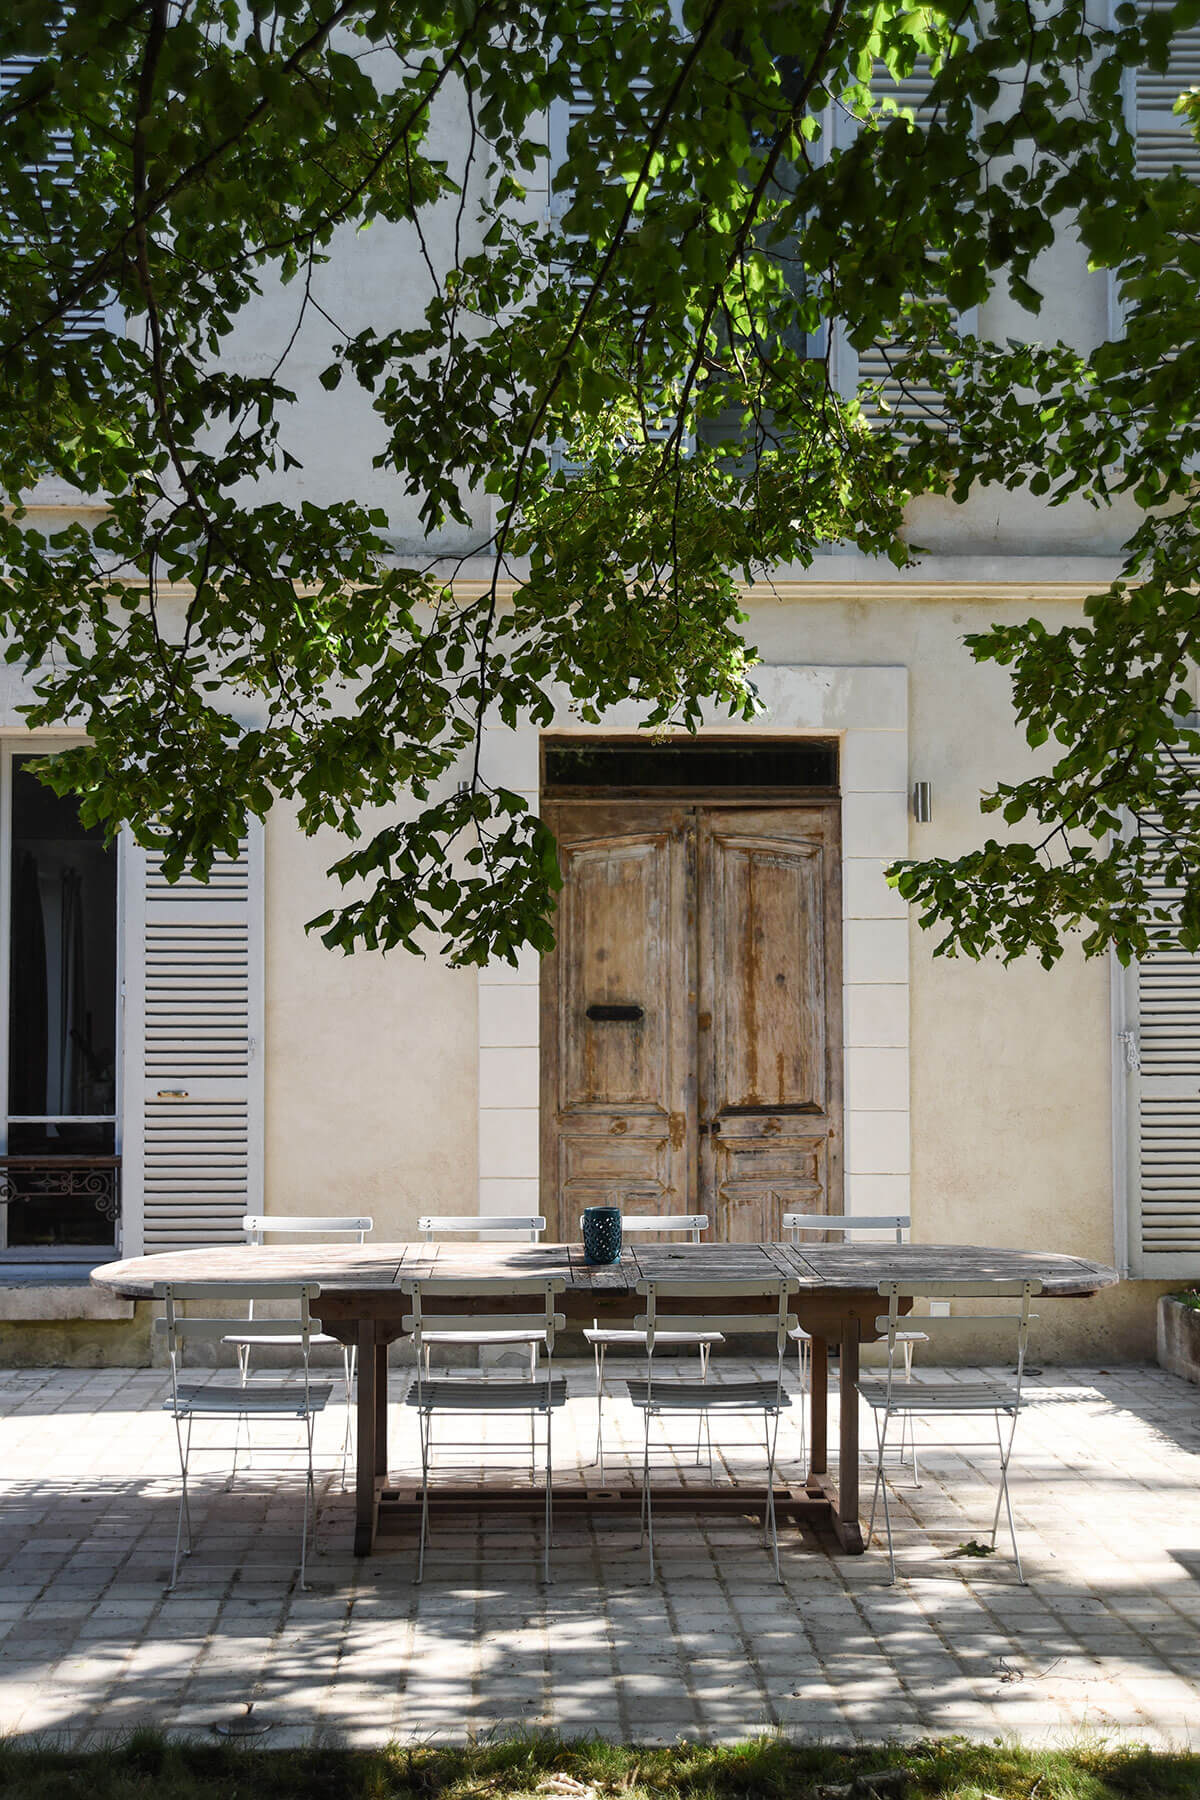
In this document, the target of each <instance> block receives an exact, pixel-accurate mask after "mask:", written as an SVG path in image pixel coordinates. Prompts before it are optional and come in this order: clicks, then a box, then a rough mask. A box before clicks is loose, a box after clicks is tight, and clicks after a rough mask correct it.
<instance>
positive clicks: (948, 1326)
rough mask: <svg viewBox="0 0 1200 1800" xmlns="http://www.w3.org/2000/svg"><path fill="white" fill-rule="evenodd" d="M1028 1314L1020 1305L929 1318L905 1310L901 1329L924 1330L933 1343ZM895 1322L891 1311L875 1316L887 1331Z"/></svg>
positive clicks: (877, 1324)
mask: <svg viewBox="0 0 1200 1800" xmlns="http://www.w3.org/2000/svg"><path fill="white" fill-rule="evenodd" d="M1037 1316H1038V1315H1037V1314H1036V1313H1030V1314H1029V1320H1030V1323H1032V1322H1033V1321H1034V1320H1035V1319H1036V1318H1037ZM1024 1317H1025V1314H1024V1312H1023V1311H1022V1310H1021V1309H1020V1308H1018V1309H1017V1310H1016V1311H1015V1312H983V1313H955V1314H954V1315H953V1316H952V1317H949V1316H946V1315H945V1314H943V1315H941V1316H940V1317H939V1316H937V1315H934V1316H933V1317H932V1318H927V1317H926V1316H925V1314H924V1313H922V1314H920V1315H919V1317H918V1315H917V1314H914V1313H901V1314H900V1324H899V1329H900V1330H901V1331H909V1330H918V1329H919V1330H920V1331H921V1333H922V1335H923V1336H925V1337H927V1338H928V1339H929V1342H930V1343H931V1344H936V1343H938V1342H948V1341H950V1340H952V1339H955V1338H962V1337H969V1336H970V1334H971V1332H972V1331H973V1330H974V1329H975V1327H976V1326H977V1325H1017V1324H1019V1323H1020V1321H1021V1319H1022V1318H1024ZM890 1326H891V1314H890V1313H880V1314H879V1316H878V1317H877V1319H876V1320H875V1329H876V1331H881V1332H886V1331H888V1330H889V1329H890Z"/></svg>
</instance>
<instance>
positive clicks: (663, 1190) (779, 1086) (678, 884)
mask: <svg viewBox="0 0 1200 1800" xmlns="http://www.w3.org/2000/svg"><path fill="white" fill-rule="evenodd" d="M834 767H835V768H836V763H835V765H834ZM543 814H544V816H545V817H546V819H547V821H548V823H549V824H550V825H551V827H552V829H553V830H554V832H555V835H556V836H557V838H558V842H559V853H560V859H561V863H562V871H563V882H564V885H563V890H562V893H561V895H560V899H559V908H558V917H557V946H556V949H555V951H554V952H553V954H552V955H550V956H548V957H547V958H546V959H545V962H544V965H543V972H542V1032H541V1039H542V1053H541V1054H542V1151H541V1162H542V1185H541V1193H542V1201H541V1204H542V1210H543V1211H544V1212H545V1213H546V1214H547V1217H548V1222H549V1224H550V1226H551V1230H552V1231H554V1232H555V1233H556V1234H557V1235H558V1236H559V1237H560V1239H573V1238H575V1237H577V1236H578V1216H579V1214H580V1213H581V1212H582V1210H583V1208H584V1207H585V1206H594V1205H618V1206H620V1207H621V1208H622V1209H623V1210H625V1211H629V1212H656V1211H662V1212H695V1211H699V1212H707V1213H708V1214H709V1216H710V1219H711V1221H712V1225H711V1230H710V1235H711V1236H712V1237H714V1238H717V1239H721V1240H729V1241H740V1242H761V1241H765V1240H770V1239H772V1238H777V1237H778V1236H779V1235H780V1222H781V1217H782V1214H783V1213H784V1212H785V1211H789V1212H790V1211H806V1212H814V1213H820V1212H826V1211H834V1212H838V1211H840V1210H841V1154H840V1149H841V957H840V946H841V907H840V887H839V869H840V862H839V855H838V805H837V802H836V799H834V798H832V797H831V798H829V799H819V800H818V799H816V798H813V799H807V800H796V801H795V802H792V803H786V802H784V801H782V800H780V801H773V800H770V801H768V800H767V799H766V798H765V797H764V798H756V799H747V800H743V801H739V800H737V799H735V798H733V797H732V796H731V797H729V798H726V797H724V796H722V797H720V798H719V799H711V800H702V799H693V798H689V797H687V796H681V797H678V798H666V797H664V798H661V799H656V798H645V797H638V798H633V797H630V798H624V797H622V798H619V799H614V798H597V799H593V800H585V799H570V800H562V801H553V800H551V801H547V802H545V803H544V804H543Z"/></svg>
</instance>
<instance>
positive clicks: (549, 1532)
mask: <svg viewBox="0 0 1200 1800" xmlns="http://www.w3.org/2000/svg"><path fill="white" fill-rule="evenodd" d="M553 1417H554V1409H553V1407H552V1406H551V1405H550V1377H549V1375H547V1376H546V1527H545V1529H546V1542H545V1547H544V1549H543V1552H542V1572H543V1574H544V1575H545V1578H546V1581H547V1582H550V1581H552V1580H553V1579H554V1578H553V1576H552V1575H551V1573H550V1550H551V1546H552V1545H553V1542H554V1483H553V1481H552V1480H551V1469H552V1467H553V1463H552V1459H551V1454H550V1430H551V1420H552V1419H553Z"/></svg>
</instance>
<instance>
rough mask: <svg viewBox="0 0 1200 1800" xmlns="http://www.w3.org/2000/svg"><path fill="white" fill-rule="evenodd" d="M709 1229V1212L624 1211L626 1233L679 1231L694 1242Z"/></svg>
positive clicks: (623, 1225) (623, 1227)
mask: <svg viewBox="0 0 1200 1800" xmlns="http://www.w3.org/2000/svg"><path fill="white" fill-rule="evenodd" d="M579 1229H580V1230H581V1231H582V1230H583V1217H582V1215H581V1216H580V1220H579ZM707 1230H708V1214H707V1213H622V1214H621V1231H622V1233H623V1234H624V1235H626V1236H629V1235H636V1234H638V1233H640V1232H645V1231H661V1232H663V1233H665V1234H667V1235H669V1234H671V1233H677V1234H678V1235H679V1236H687V1237H690V1238H691V1240H692V1242H693V1244H698V1243H699V1242H700V1233H701V1232H702V1231H707Z"/></svg>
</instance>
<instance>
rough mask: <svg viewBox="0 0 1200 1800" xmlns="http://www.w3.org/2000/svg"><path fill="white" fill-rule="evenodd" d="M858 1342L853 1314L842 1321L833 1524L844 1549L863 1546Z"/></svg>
mask: <svg viewBox="0 0 1200 1800" xmlns="http://www.w3.org/2000/svg"><path fill="white" fill-rule="evenodd" d="M858 1341H859V1324H858V1318H857V1315H855V1314H852V1315H851V1316H850V1317H848V1318H846V1319H844V1320H843V1321H842V1366H841V1371H840V1374H839V1381H840V1384H841V1395H840V1400H841V1404H840V1409H839V1417H840V1444H839V1449H838V1497H837V1511H836V1512H835V1514H834V1521H833V1523H834V1530H835V1531H836V1532H837V1535H838V1541H839V1542H840V1543H841V1546H842V1548H843V1550H852V1551H856V1552H858V1551H861V1550H862V1549H863V1547H864V1546H863V1536H862V1526H861V1525H860V1524H859V1517H858V1515H859V1495H858Z"/></svg>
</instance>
